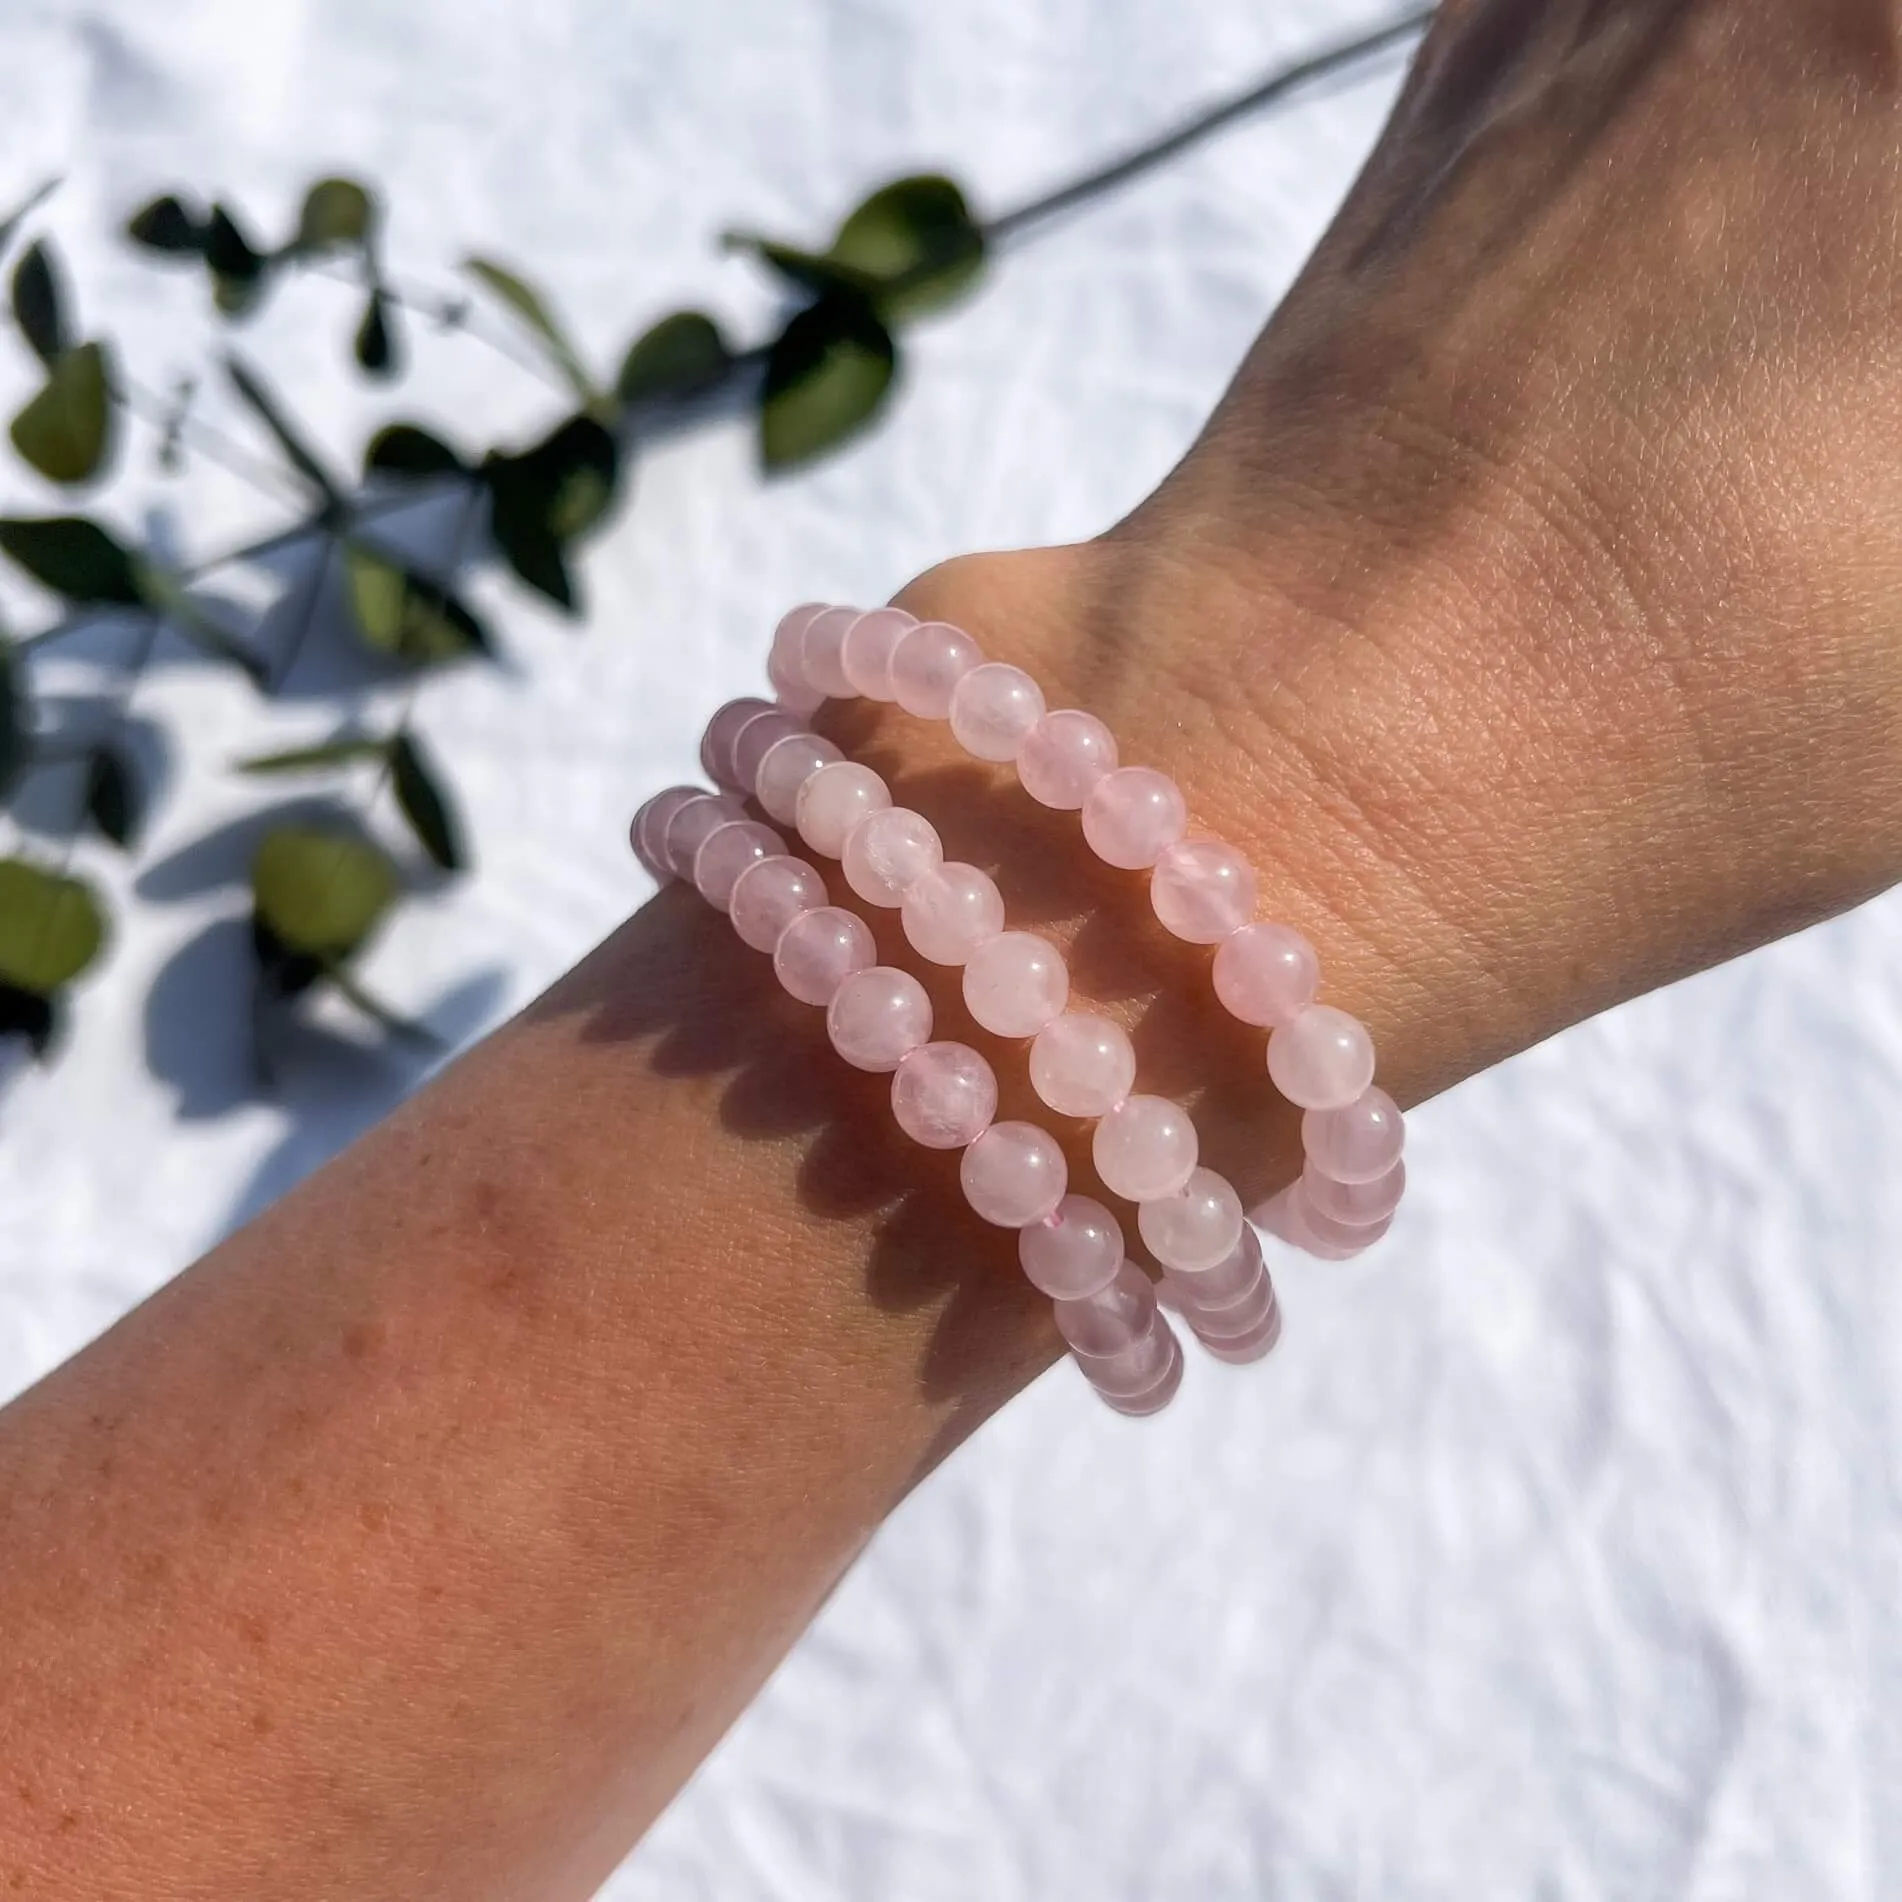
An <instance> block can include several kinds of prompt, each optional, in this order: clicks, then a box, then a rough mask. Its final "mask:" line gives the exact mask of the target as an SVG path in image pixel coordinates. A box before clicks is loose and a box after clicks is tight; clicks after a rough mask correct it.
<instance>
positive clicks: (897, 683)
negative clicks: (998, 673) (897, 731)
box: [892, 621, 984, 720]
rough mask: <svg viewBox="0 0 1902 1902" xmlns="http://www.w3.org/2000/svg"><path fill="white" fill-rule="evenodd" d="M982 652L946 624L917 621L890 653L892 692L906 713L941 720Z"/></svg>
mask: <svg viewBox="0 0 1902 1902" xmlns="http://www.w3.org/2000/svg"><path fill="white" fill-rule="evenodd" d="M983 659H984V650H983V649H982V648H981V647H979V646H978V644H977V642H976V641H974V640H972V638H971V637H970V635H968V634H967V633H965V631H964V630H963V628H961V627H953V626H952V625H951V623H950V622H949V621H920V622H919V623H918V625H917V626H916V627H914V628H913V629H912V630H911V632H910V633H909V634H907V635H906V636H905V637H904V638H903V639H902V640H901V641H900V642H899V643H898V645H897V647H896V648H894V649H893V651H892V692H893V694H894V696H895V697H896V699H897V701H898V704H899V705H900V706H901V707H903V708H904V709H905V711H906V712H907V713H915V714H916V715H917V716H918V717H919V718H920V719H921V720H942V719H944V718H946V717H947V716H948V715H949V713H950V711H951V695H952V692H953V690H954V689H955V688H956V686H957V684H958V682H959V681H960V680H962V679H963V678H964V676H965V675H966V674H968V673H969V672H970V671H971V669H972V668H973V667H976V666H978V665H980V664H981V663H982V661H983Z"/></svg>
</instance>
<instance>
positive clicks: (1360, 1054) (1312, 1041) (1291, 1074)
mask: <svg viewBox="0 0 1902 1902" xmlns="http://www.w3.org/2000/svg"><path fill="white" fill-rule="evenodd" d="M1268 1075H1269V1076H1270V1078H1271V1079H1272V1080H1273V1082H1274V1086H1275V1088H1276V1089H1278V1090H1279V1091H1280V1092H1281V1094H1282V1095H1283V1096H1285V1097H1286V1098H1287V1099H1288V1101H1289V1102H1290V1103H1293V1104H1296V1105H1298V1106H1299V1107H1300V1108H1302V1109H1341V1108H1343V1107H1345V1106H1346V1105H1347V1104H1349V1103H1351V1102H1353V1100H1354V1099H1355V1097H1357V1096H1359V1095H1360V1093H1361V1092H1362V1091H1363V1090H1364V1089H1366V1087H1367V1086H1368V1084H1370V1083H1371V1082H1373V1080H1374V1040H1373V1039H1372V1038H1371V1037H1370V1036H1368V1034H1367V1029H1366V1026H1365V1025H1364V1024H1362V1023H1361V1021H1360V1020H1359V1019H1358V1018H1357V1017H1350V1016H1348V1014H1347V1012H1346V1011H1344V1010H1336V1009H1335V1008H1334V1006H1333V1005H1332V1004H1310V1005H1309V1006H1308V1007H1307V1009H1306V1010H1304V1011H1300V1012H1298V1013H1297V1014H1296V1015H1294V1016H1293V1017H1290V1018H1289V1019H1288V1021H1287V1022H1286V1023H1284V1024H1277V1025H1276V1026H1275V1029H1274V1031H1273V1033H1272V1034H1271V1035H1270V1036H1269V1039H1268Z"/></svg>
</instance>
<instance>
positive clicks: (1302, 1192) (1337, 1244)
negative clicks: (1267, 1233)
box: [1288, 1182, 1393, 1255]
mask: <svg viewBox="0 0 1902 1902" xmlns="http://www.w3.org/2000/svg"><path fill="white" fill-rule="evenodd" d="M1288 1200H1289V1203H1290V1205H1291V1206H1292V1209H1293V1211H1294V1219H1295V1221H1296V1223H1298V1225H1299V1226H1300V1228H1301V1229H1302V1230H1303V1231H1304V1232H1305V1233H1306V1234H1307V1235H1308V1236H1310V1237H1311V1238H1312V1239H1313V1240H1315V1241H1317V1242H1321V1243H1323V1244H1324V1245H1325V1246H1327V1247H1329V1248H1335V1249H1340V1250H1342V1251H1343V1252H1344V1253H1346V1254H1350V1255H1358V1254H1359V1253H1360V1251H1361V1250H1362V1249H1363V1248H1371V1247H1372V1246H1373V1245H1374V1243H1375V1242H1377V1241H1379V1240H1380V1238H1381V1237H1382V1236H1383V1235H1384V1234H1386V1232H1387V1231H1388V1230H1389V1229H1390V1228H1392V1227H1393V1217H1392V1215H1383V1216H1381V1217H1379V1219H1378V1220H1376V1221H1372V1222H1341V1221H1337V1220H1336V1219H1335V1218H1334V1217H1333V1216H1331V1215H1327V1214H1324V1213H1323V1212H1322V1211H1321V1210H1320V1209H1318V1208H1316V1207H1315V1205H1314V1203H1313V1201H1312V1200H1311V1199H1310V1198H1309V1196H1308V1190H1307V1184H1306V1183H1305V1182H1296V1183H1295V1184H1294V1185H1293V1187H1292V1188H1291V1189H1290V1190H1289V1192H1288Z"/></svg>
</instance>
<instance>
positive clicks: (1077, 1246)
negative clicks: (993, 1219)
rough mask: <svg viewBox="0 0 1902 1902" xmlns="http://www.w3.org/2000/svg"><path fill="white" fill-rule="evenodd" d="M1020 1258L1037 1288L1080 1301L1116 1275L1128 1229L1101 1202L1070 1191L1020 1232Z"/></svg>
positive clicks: (1106, 1284) (1053, 1297)
mask: <svg viewBox="0 0 1902 1902" xmlns="http://www.w3.org/2000/svg"><path fill="white" fill-rule="evenodd" d="M1017 1259H1018V1260H1019V1261H1020V1262H1021V1263H1022V1264H1023V1269H1024V1274H1025V1276H1026V1277H1027V1278H1028V1280H1029V1282H1030V1285H1031V1286H1032V1287H1033V1288H1037V1289H1039V1290H1040V1291H1041V1292H1043V1293H1044V1294H1047V1295H1049V1296H1050V1297H1051V1299H1052V1300H1056V1301H1080V1300H1083V1299H1084V1298H1085V1297H1086V1296H1089V1295H1093V1294H1095V1293H1096V1292H1097V1290H1098V1289H1099V1288H1107V1287H1108V1286H1109V1284H1110V1283H1111V1282H1112V1281H1113V1280H1115V1278H1116V1271H1117V1269H1118V1268H1120V1267H1121V1266H1122V1263H1123V1230H1122V1224H1121V1223H1119V1222H1118V1221H1117V1219H1116V1217H1115V1216H1113V1215H1112V1214H1111V1213H1110V1212H1109V1210H1108V1209H1106V1208H1105V1207H1104V1206H1103V1205H1102V1203H1101V1202H1098V1201H1096V1200H1094V1199H1093V1198H1092V1197H1090V1196H1087V1195H1066V1196H1065V1197H1064V1198H1063V1200H1062V1201H1061V1202H1059V1203H1058V1204H1057V1206H1056V1207H1055V1208H1054V1209H1053V1210H1052V1211H1051V1212H1050V1214H1049V1215H1048V1216H1046V1217H1045V1218H1044V1220H1042V1221H1041V1222H1032V1223H1031V1224H1030V1225H1029V1227H1027V1228H1026V1229H1024V1231H1023V1232H1022V1233H1021V1234H1020V1235H1019V1236H1018V1237H1017Z"/></svg>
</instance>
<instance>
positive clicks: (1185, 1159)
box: [1090, 1096, 1198, 1202]
mask: <svg viewBox="0 0 1902 1902" xmlns="http://www.w3.org/2000/svg"><path fill="white" fill-rule="evenodd" d="M1197 1149H1198V1145H1197V1143H1196V1137H1195V1125H1194V1124H1193V1123H1192V1122H1190V1120H1189V1115H1188V1112H1187V1111H1186V1110H1185V1109H1183V1108H1182V1107H1181V1105H1180V1104H1177V1103H1172V1102H1170V1101H1169V1099H1168V1098H1167V1097H1166V1096H1129V1097H1125V1098H1124V1099H1123V1100H1122V1102H1120V1103H1118V1104H1117V1106H1116V1107H1115V1108H1114V1109H1113V1110H1111V1111H1110V1112H1109V1114H1108V1115H1107V1116H1105V1117H1104V1118H1103V1120H1102V1121H1101V1122H1100V1123H1098V1124H1097V1126H1096V1135H1095V1136H1094V1138H1093V1139H1092V1141H1091V1146H1090V1152H1091V1155H1092V1156H1093V1157H1094V1159H1095V1162H1096V1173H1097V1174H1098V1175H1099V1176H1101V1177H1102V1178H1103V1186H1104V1187H1105V1188H1107V1189H1108V1190H1109V1191H1110V1193H1111V1194H1112V1195H1120V1196H1121V1197H1123V1199H1124V1200H1125V1201H1128V1202H1153V1201H1154V1200H1155V1199H1156V1198H1157V1197H1158V1196H1164V1195H1174V1194H1175V1192H1176V1191H1177V1190H1178V1189H1180V1188H1181V1187H1182V1185H1183V1184H1184V1183H1185V1182H1187V1181H1188V1179H1189V1177H1190V1176H1191V1175H1192V1174H1194V1172H1195V1163H1196V1155H1197Z"/></svg>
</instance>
